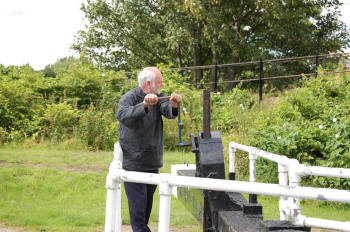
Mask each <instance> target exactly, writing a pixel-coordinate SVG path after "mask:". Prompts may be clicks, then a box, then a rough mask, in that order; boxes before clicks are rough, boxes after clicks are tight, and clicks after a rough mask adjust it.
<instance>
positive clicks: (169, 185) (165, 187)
mask: <svg viewBox="0 0 350 232" xmlns="http://www.w3.org/2000/svg"><path fill="white" fill-rule="evenodd" d="M231 146H233V145H232V144H230V148H231V153H230V154H233V153H232V152H233V150H232V147H231ZM249 149H250V150H251V148H249ZM257 152H258V150H256V152H252V155H257V154H256V153H257ZM233 155H234V154H233ZM277 158H278V157H277ZM278 159H281V160H285V158H283V157H280V158H278ZM286 162H287V161H286ZM282 163H283V164H285V165H286V164H287V163H284V162H283V161H282ZM293 163H294V162H293ZM231 165H232V164H231ZM293 167H294V166H293ZM284 171H285V170H284ZM345 171H349V170H345ZM296 173H298V174H299V172H296ZM346 175H347V174H346ZM283 176H284V178H285V175H283ZM296 177H297V175H295V179H292V180H293V181H294V180H295V181H297V178H296ZM123 181H127V182H137V183H145V184H156V185H159V195H160V204H159V224H158V231H159V232H169V227H170V210H171V207H170V204H171V195H172V192H173V191H172V190H173V187H175V186H178V187H188V188H199V189H205V190H215V191H226V192H241V193H249V194H262V195H270V196H281V197H285V198H288V197H289V199H292V198H305V199H314V200H326V201H335V202H344V203H350V191H345V190H336V189H325V188H311V187H300V186H299V185H298V184H296V182H293V181H291V182H290V185H289V186H288V185H287V184H266V183H256V182H245V181H234V180H222V179H211V178H201V177H186V176H176V175H171V174H164V173H162V174H151V173H143V172H132V171H125V170H123V169H122V149H121V148H120V145H119V143H118V142H117V143H115V144H114V159H113V161H112V163H111V164H110V166H109V173H108V175H107V179H106V188H107V200H106V218H105V232H121V226H122V219H121V182H123ZM285 181H286V179H284V182H285ZM291 209H292V210H297V211H296V212H295V213H296V214H293V213H292V214H291V215H293V216H294V215H298V217H297V220H296V221H295V222H296V223H299V224H301V223H302V224H303V225H305V222H306V223H307V224H312V223H317V221H316V219H315V220H313V221H312V223H309V222H310V220H305V218H304V217H301V214H299V213H298V212H300V210H299V209H298V207H297V206H295V207H294V208H291ZM293 212H294V211H293ZM286 215H288V212H286ZM321 222H322V223H324V220H323V221H321ZM321 226H322V225H321ZM325 228H327V227H325ZM336 228H337V229H340V230H344V231H350V222H339V224H338V225H336Z"/></svg>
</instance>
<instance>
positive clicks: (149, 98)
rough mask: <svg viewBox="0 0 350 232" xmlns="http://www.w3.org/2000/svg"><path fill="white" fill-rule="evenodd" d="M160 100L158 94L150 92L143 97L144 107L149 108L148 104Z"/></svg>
mask: <svg viewBox="0 0 350 232" xmlns="http://www.w3.org/2000/svg"><path fill="white" fill-rule="evenodd" d="M157 102H158V97H157V95H155V94H153V93H149V94H147V95H146V96H145V98H144V99H143V107H144V108H147V107H148V106H151V105H154V104H157Z"/></svg>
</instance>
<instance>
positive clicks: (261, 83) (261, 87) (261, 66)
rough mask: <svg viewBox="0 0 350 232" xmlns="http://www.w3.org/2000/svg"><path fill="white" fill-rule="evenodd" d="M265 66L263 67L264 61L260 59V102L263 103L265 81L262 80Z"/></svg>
mask: <svg viewBox="0 0 350 232" xmlns="http://www.w3.org/2000/svg"><path fill="white" fill-rule="evenodd" d="M263 69H264V66H263V59H262V57H260V65H259V72H260V76H259V102H261V101H262V93H263V81H262V78H264V70H263Z"/></svg>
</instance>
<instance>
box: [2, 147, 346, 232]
mask: <svg viewBox="0 0 350 232" xmlns="http://www.w3.org/2000/svg"><path fill="white" fill-rule="evenodd" d="M58 147H59V146H58ZM112 159H113V154H112V152H90V151H77V150H66V149H61V148H60V147H59V149H53V148H50V147H47V146H41V145H35V146H31V147H29V148H25V147H22V146H17V147H15V146H5V147H2V148H0V223H3V224H5V225H9V226H15V227H22V228H24V229H25V230H26V231H57V232H61V231H62V232H63V231H65V232H66V231H72V232H73V231H78V232H80V231H102V230H103V227H104V216H105V202H106V189H105V178H106V175H107V172H108V166H109V163H110V162H111V161H112ZM184 160H186V161H187V162H189V163H194V162H195V157H194V154H193V153H186V152H165V155H164V167H163V168H162V169H161V172H167V173H169V172H170V167H171V164H178V163H183V162H184ZM258 200H259V203H260V204H262V205H263V206H264V208H263V213H264V219H265V220H278V219H279V211H278V200H279V198H278V197H270V196H259V198H258ZM171 206H172V210H171V225H173V226H176V227H178V228H183V227H185V226H193V227H194V229H192V230H186V231H200V225H199V224H198V222H197V221H196V219H195V218H194V217H193V216H192V215H191V214H190V213H189V212H188V211H187V210H186V209H185V207H184V206H183V205H182V203H181V202H180V201H178V200H177V199H176V198H174V197H173V198H172V202H171ZM158 207H159V195H158V194H157V193H156V194H155V196H154V208H153V211H152V214H151V218H150V224H151V225H153V226H156V225H157V224H158ZM301 208H302V213H303V215H306V216H310V217H319V218H324V219H330V220H340V221H349V220H350V209H349V207H342V206H338V207H336V206H334V205H327V204H325V203H322V202H318V201H311V200H302V202H301ZM122 217H123V224H128V223H129V216H128V206H127V200H126V196H125V193H124V192H123V204H122Z"/></svg>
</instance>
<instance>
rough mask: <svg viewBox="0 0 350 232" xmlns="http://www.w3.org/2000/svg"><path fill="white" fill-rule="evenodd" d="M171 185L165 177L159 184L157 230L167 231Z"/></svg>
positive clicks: (168, 226)
mask: <svg viewBox="0 0 350 232" xmlns="http://www.w3.org/2000/svg"><path fill="white" fill-rule="evenodd" d="M171 193H172V187H171V186H170V185H169V183H168V182H167V181H166V178H164V179H163V181H162V182H161V183H160V184H159V198H160V201H159V224H158V232H169V229H170V206H171Z"/></svg>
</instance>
